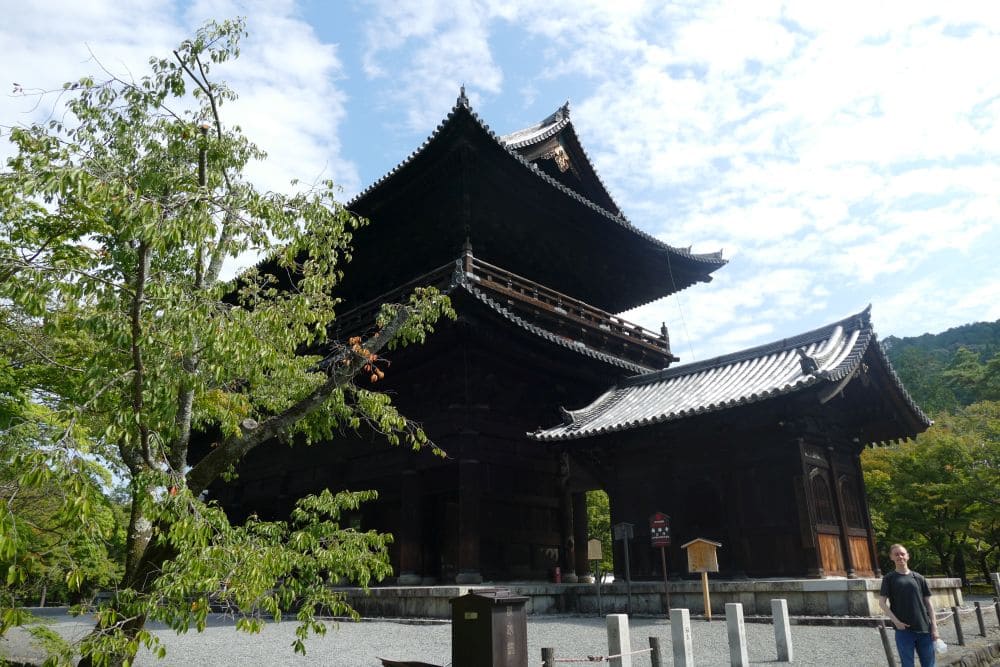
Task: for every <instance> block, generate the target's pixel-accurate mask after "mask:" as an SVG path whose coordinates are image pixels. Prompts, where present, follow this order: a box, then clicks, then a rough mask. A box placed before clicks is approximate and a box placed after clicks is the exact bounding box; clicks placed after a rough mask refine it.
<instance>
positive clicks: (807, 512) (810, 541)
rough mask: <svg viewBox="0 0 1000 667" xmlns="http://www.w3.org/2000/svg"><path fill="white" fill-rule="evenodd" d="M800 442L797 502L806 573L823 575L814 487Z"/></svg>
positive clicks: (796, 485) (796, 482)
mask: <svg viewBox="0 0 1000 667" xmlns="http://www.w3.org/2000/svg"><path fill="white" fill-rule="evenodd" d="M798 443H799V467H800V470H801V474H800V475H796V476H795V479H794V485H795V500H796V501H797V502H796V503H795V504H796V505H797V509H798V513H799V533H800V535H799V536H800V539H801V540H802V541H801V544H802V550H803V553H804V554H805V558H804V560H805V566H806V575H807V576H810V577H822V576H823V574H824V572H823V563H822V561H821V560H820V554H819V544H818V541H817V538H816V521H815V519H814V517H815V516H816V508H815V507H813V497H812V488H811V486H810V482H809V465H808V463H807V461H806V445H805V441H803V440H802V438H799V439H798Z"/></svg>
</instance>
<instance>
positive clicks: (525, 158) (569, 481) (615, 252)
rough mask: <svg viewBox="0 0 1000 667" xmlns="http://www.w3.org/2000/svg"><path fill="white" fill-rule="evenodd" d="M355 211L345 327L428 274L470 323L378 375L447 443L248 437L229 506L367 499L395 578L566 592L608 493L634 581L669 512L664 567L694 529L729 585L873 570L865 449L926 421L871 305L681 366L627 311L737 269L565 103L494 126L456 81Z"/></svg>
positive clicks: (361, 322) (665, 340)
mask: <svg viewBox="0 0 1000 667" xmlns="http://www.w3.org/2000/svg"><path fill="white" fill-rule="evenodd" d="M348 208H349V209H350V210H352V211H353V212H355V213H357V214H358V215H361V216H364V217H366V218H368V219H370V221H371V224H369V225H368V226H366V227H364V228H362V229H360V230H359V231H358V232H357V233H356V234H355V244H354V253H353V260H352V262H351V264H350V266H349V267H348V268H347V270H346V272H345V279H344V281H343V283H342V285H341V288H340V291H339V295H340V296H341V297H342V298H343V300H344V305H343V306H342V308H343V311H344V312H343V313H342V315H341V316H340V317H339V318H338V320H337V327H338V331H337V336H338V338H344V339H346V338H347V337H348V336H352V335H356V334H360V333H363V332H365V331H368V330H370V329H371V327H372V326H373V315H374V313H375V312H376V310H377V309H378V306H379V305H380V304H381V303H383V302H386V301H391V300H396V299H400V298H402V297H403V295H405V294H406V293H408V291H410V290H412V289H413V287H415V286H421V285H435V286H437V287H439V288H441V289H443V290H445V291H446V292H447V293H448V294H449V295H450V297H451V300H452V304H453V306H454V308H455V310H456V312H457V313H458V319H457V321H454V322H451V321H443V322H441V323H440V325H439V326H438V327H437V331H436V332H435V333H434V334H433V335H431V336H429V337H428V340H427V342H426V343H425V344H424V345H419V346H413V347H408V348H406V349H404V350H400V351H397V352H395V353H392V354H391V366H390V368H389V369H388V372H387V375H386V378H385V380H384V381H383V382H384V384H383V382H380V383H379V385H378V387H377V388H379V389H383V390H386V391H389V392H390V393H391V394H392V396H393V400H394V402H395V404H396V405H397V406H398V407H399V408H400V410H401V411H402V412H403V414H405V415H407V416H409V417H410V418H412V419H414V420H416V421H418V422H420V423H421V424H422V425H423V427H424V429H425V430H426V432H427V433H428V435H429V436H430V437H431V438H432V439H433V440H434V441H435V442H436V443H437V444H438V445H439V446H440V447H441V448H443V449H444V450H445V451H446V452H447V457H446V458H439V457H435V456H433V455H432V454H431V453H429V452H413V451H411V450H409V449H407V448H405V447H395V448H394V447H390V446H389V445H387V444H385V443H384V442H382V441H381V440H380V439H379V437H378V436H377V435H375V434H371V433H367V432H363V431H362V432H358V433H348V434H345V435H344V436H343V437H342V438H338V439H336V440H334V441H331V442H328V443H324V444H322V445H314V446H312V447H304V446H296V447H286V446H283V445H278V446H276V447H263V448H258V449H257V450H254V451H253V452H252V453H251V454H250V456H249V457H248V458H247V460H246V461H245V462H244V463H243V464H242V465H241V467H240V469H239V479H238V480H237V481H236V482H233V483H231V484H224V483H220V484H218V485H217V486H216V487H214V488H213V494H214V497H215V498H217V499H218V500H219V502H220V503H221V504H222V505H223V507H225V508H226V510H227V511H228V512H229V514H230V516H231V518H232V519H234V520H241V519H242V518H244V517H246V516H247V515H249V514H250V513H257V514H259V515H261V516H262V517H265V518H279V517H280V518H284V517H287V515H288V512H289V510H290V509H291V508H292V506H293V503H294V501H295V499H297V498H299V497H301V496H302V495H304V494H306V493H310V492H316V491H319V490H321V489H324V488H330V489H331V490H334V491H337V490H342V489H351V490H360V489H376V490H377V491H378V493H379V498H378V500H377V501H375V502H373V503H369V504H367V505H365V506H363V507H362V509H361V510H360V511H359V512H358V513H357V514H356V515H354V516H351V517H349V520H350V521H351V523H352V524H353V525H354V526H357V527H359V528H361V529H365V530H367V529H376V530H379V531H384V532H390V533H392V534H393V535H394V536H395V542H394V544H393V547H392V563H393V567H394V570H395V572H396V574H397V577H396V581H397V582H398V583H400V584H410V585H415V584H437V583H440V584H451V583H455V582H457V583H478V582H481V581H483V580H488V581H519V580H542V579H548V578H549V577H550V576H551V573H552V571H553V569H554V568H555V567H560V568H561V571H562V573H563V581H569V582H572V581H575V580H576V575H577V573H579V574H584V573H586V572H587V571H588V569H589V567H588V563H587V554H586V541H587V538H588V535H587V513H586V502H585V493H586V492H587V491H590V490H594V489H603V490H605V491H606V492H607V493H608V495H609V497H610V501H611V515H612V517H611V518H612V522H613V523H619V522H629V523H632V524H634V526H635V540H634V542H633V543H632V547H631V549H630V570H631V573H632V576H633V578H638V579H643V578H647V579H658V578H662V571H661V565H660V555H659V551H658V550H656V551H654V550H653V549H652V548H651V547H650V542H649V528H648V518H649V516H650V515H651V514H653V513H654V512H657V511H659V512H665V513H666V514H668V515H670V517H671V518H672V533H673V543H672V545H671V546H670V547H669V549H668V553H667V568H668V570H669V571H670V572H671V573H679V572H683V571H685V563H686V561H685V559H684V553H683V552H682V550H681V549H680V545H681V544H684V543H685V542H688V541H689V540H692V539H694V538H696V537H701V538H706V539H709V540H714V541H717V542H721V543H722V544H723V545H724V546H723V548H722V549H721V550H720V551H719V566H720V575H721V576H730V577H773V576H783V577H823V576H829V575H846V576H849V577H850V576H873V575H879V574H880V572H879V567H878V561H877V559H876V554H875V544H874V539H873V532H872V525H871V518H870V516H869V512H868V505H867V502H866V498H865V491H864V484H863V480H862V475H861V468H860V463H859V454H860V452H861V450H862V448H863V447H865V446H866V445H870V444H873V443H880V442H888V441H893V440H898V439H905V438H912V437H914V436H915V435H916V434H918V433H920V432H921V431H923V430H924V429H926V428H927V427H928V426H929V423H930V422H929V420H928V419H927V417H926V416H925V415H924V414H923V413H922V412H921V410H920V409H919V408H918V407H917V406H916V405H915V404H914V403H913V401H912V400H911V399H910V397H909V395H908V394H907V392H906V390H905V389H904V387H903V386H902V385H901V384H900V381H899V378H898V377H897V376H896V374H895V373H894V372H893V370H892V368H891V366H890V364H889V361H888V359H887V358H886V356H885V354H884V353H883V352H882V349H881V347H880V346H879V343H878V340H877V338H876V336H875V333H874V331H873V330H872V324H871V319H870V316H869V310H868V309H865V310H863V311H861V312H859V313H857V314H855V315H851V316H849V317H846V318H844V319H843V320H841V321H839V322H833V323H831V324H829V325H828V326H825V327H821V328H819V329H816V330H814V331H810V332H807V333H803V334H801V335H799V336H796V337H794V338H788V339H785V340H781V341H777V342H775V343H773V344H770V345H764V346H761V347H757V348H753V349H750V350H745V351H742V352H736V353H734V354H730V355H727V356H723V357H719V358H716V359H710V360H707V361H701V362H697V363H692V364H688V365H675V362H677V361H678V359H677V357H675V356H674V354H673V353H672V352H671V349H670V340H669V337H668V335H667V329H666V327H664V328H663V329H661V331H658V332H657V331H648V330H645V329H643V328H642V327H639V326H636V325H635V324H632V323H630V322H627V321H625V320H623V319H622V318H620V317H618V316H617V315H615V314H614V313H620V312H623V311H627V310H629V309H631V308H634V307H636V306H639V305H641V304H644V303H648V302H650V301H653V300H654V299H659V298H661V297H665V296H668V295H670V294H673V293H675V292H678V291H680V290H683V289H686V288H688V287H692V286H696V285H697V284H698V283H708V282H710V281H711V280H712V275H713V273H714V272H716V271H718V270H720V269H722V268H723V267H724V266H725V264H726V260H724V259H723V258H722V256H721V254H720V253H707V254H698V253H693V252H691V250H690V249H689V248H681V247H674V246H671V245H667V244H666V243H663V242H661V241H659V240H658V239H656V238H654V237H652V236H650V235H649V234H646V233H645V232H643V231H641V230H639V229H637V228H636V227H634V226H633V225H632V224H631V223H630V222H629V221H628V219H627V218H625V216H624V215H623V213H622V211H621V209H620V208H619V206H618V203H617V202H616V201H615V199H614V198H613V197H612V196H611V194H610V193H609V192H608V190H607V188H606V187H605V186H604V184H603V183H602V181H601V179H600V178H599V177H598V175H597V172H596V170H595V169H594V166H593V165H592V164H591V162H590V160H589V158H588V156H587V153H586V152H585V151H584V149H583V146H582V145H581V143H580V139H579V138H578V136H577V134H576V131H575V130H574V128H573V123H572V122H571V120H570V113H569V108H568V106H563V107H562V108H560V109H558V110H557V111H556V112H555V113H554V114H552V115H551V116H549V117H548V118H546V119H545V120H543V121H542V122H540V123H538V124H537V125H534V126H532V127H528V128H525V129H522V130H518V131H516V132H513V133H511V134H507V135H503V136H500V135H497V134H495V133H494V132H493V131H491V130H490V128H489V126H487V125H486V124H485V123H484V122H483V121H482V120H481V119H480V118H479V117H478V116H477V115H476V114H475V113H474V112H473V111H472V109H471V107H470V105H469V101H468V99H467V98H466V96H465V93H464V91H463V92H462V94H461V96H460V97H459V98H458V101H457V103H456V104H455V106H454V108H453V109H452V110H451V113H449V114H448V116H447V117H446V118H445V119H444V120H443V121H442V122H441V124H440V125H439V126H438V128H437V129H436V131H435V132H434V133H433V134H432V135H431V136H430V137H429V138H428V139H427V141H426V142H424V144H423V145H422V146H420V147H419V148H418V149H417V150H416V151H414V152H413V153H412V154H411V155H410V156H409V157H408V158H406V159H405V160H404V161H403V162H401V163H400V164H399V165H398V166H396V167H395V168H394V169H393V170H392V171H391V172H390V173H388V174H387V175H386V176H384V177H383V178H382V179H380V180H379V181H378V182H376V183H374V184H373V185H371V186H370V187H369V188H368V189H366V190H365V191H364V192H362V193H361V194H360V195H359V196H358V197H356V198H355V199H354V200H353V201H351V202H350V203H349V205H348ZM693 298H696V295H695V294H693ZM359 382H363V381H362V380H359ZM615 555H616V558H615V560H616V565H615V567H616V570H618V572H619V573H622V572H623V571H624V562H623V555H622V553H620V552H617V553H616V554H615Z"/></svg>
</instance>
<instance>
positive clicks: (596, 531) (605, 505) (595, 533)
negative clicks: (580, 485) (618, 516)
mask: <svg viewBox="0 0 1000 667" xmlns="http://www.w3.org/2000/svg"><path fill="white" fill-rule="evenodd" d="M587 532H588V533H589V536H590V539H598V540H600V541H601V556H602V557H603V558H602V559H601V562H600V565H599V567H600V568H601V571H602V572H612V571H614V551H613V546H614V544H613V543H612V541H611V502H610V500H609V499H608V494H607V493H606V492H604V491H602V490H600V489H598V490H596V491H587Z"/></svg>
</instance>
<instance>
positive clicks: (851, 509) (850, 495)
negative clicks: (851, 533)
mask: <svg viewBox="0 0 1000 667" xmlns="http://www.w3.org/2000/svg"><path fill="white" fill-rule="evenodd" d="M840 495H841V497H842V498H843V499H844V514H846V515H847V516H846V517H845V518H846V519H847V525H848V526H850V527H851V528H864V527H865V519H864V514H862V512H861V498H859V497H858V486H857V484H855V483H854V481H853V480H851V479H848V478H847V477H841V478H840Z"/></svg>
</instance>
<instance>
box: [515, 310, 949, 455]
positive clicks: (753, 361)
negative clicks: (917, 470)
mask: <svg viewBox="0 0 1000 667" xmlns="http://www.w3.org/2000/svg"><path fill="white" fill-rule="evenodd" d="M873 346H874V348H875V354H876V355H877V357H878V359H879V362H880V363H881V364H882V365H883V368H884V369H885V370H886V371H887V375H888V376H889V377H890V379H891V381H892V383H893V388H894V389H895V390H896V391H897V392H899V394H900V396H901V397H902V399H903V402H904V404H905V405H906V407H907V408H908V409H909V410H910V411H911V414H912V416H913V417H914V420H915V422H917V423H919V424H922V425H923V426H924V427H927V426H929V425H930V424H931V423H932V422H931V420H930V419H929V418H928V417H927V415H926V414H924V412H923V411H922V410H921V409H920V407H919V406H917V404H916V402H915V401H914V400H913V398H912V397H911V396H910V394H909V392H907V391H906V388H905V387H904V386H903V384H902V382H901V381H900V379H899V376H898V375H897V374H896V373H895V371H894V370H893V368H892V365H891V364H890V363H889V359H888V357H886V355H885V352H884V350H882V348H881V345H879V343H878V341H877V338H876V336H875V332H874V330H873V329H872V325H871V306H870V305H869V306H868V307H867V308H865V309H864V310H863V311H861V312H860V313H858V314H856V315H851V316H849V317H847V318H844V319H843V320H840V321H838V322H834V323H832V324H828V325H826V326H824V327H820V328H818V329H814V330H812V331H808V332H805V333H803V334H799V335H798V336H794V337H792V338H788V339H785V340H782V341H777V342H774V343H769V344H766V345H761V346H758V347H755V348H750V349H748V350H742V351H740V352H736V353H733V354H730V355H726V356H723V357H717V358H715V359H709V360H707V361H704V362H697V363H692V364H687V365H685V366H677V367H674V368H669V369H665V370H662V371H656V372H653V373H645V374H642V375H637V376H633V377H630V378H626V379H625V380H624V381H623V382H622V383H620V384H619V385H617V386H615V387H612V388H611V389H609V390H608V391H606V392H605V393H604V394H602V395H601V396H600V397H598V398H597V399H596V400H595V401H594V402H593V403H591V404H590V405H588V406H586V407H584V408H581V409H580V410H572V411H569V410H564V411H563V415H564V423H563V424H561V425H559V426H555V427H552V428H549V429H543V430H540V431H536V432H534V433H529V434H528V436H529V437H530V438H532V439H534V440H539V441H560V440H576V439H581V438H587V437H593V436H597V435H604V434H608V433H614V432H620V431H626V430H630V429H633V428H637V427H642V426H648V425H652V424H658V423H663V422H668V421H676V420H680V419H684V418H687V417H692V416H695V415H698V414H705V413H710V412H718V411H721V410H725V409H729V408H733V407H737V406H741V405H748V404H751V403H757V402H760V401H763V400H767V399H771V398H775V397H778V396H783V395H787V394H791V393H794V392H798V391H802V390H804V389H806V388H808V387H811V386H813V385H816V384H818V383H821V382H826V383H837V382H840V381H842V380H844V379H845V378H848V377H849V376H850V375H851V374H853V373H854V372H855V371H856V370H857V369H858V368H859V366H860V365H861V363H862V359H863V358H864V355H865V353H866V352H867V351H868V350H869V349H870V348H872V347H873ZM806 350H808V351H806ZM741 374H742V376H741ZM750 376H754V377H752V378H751V377H750ZM769 376H770V377H769ZM779 380H780V381H779ZM753 381H756V382H757V385H756V386H754V384H753ZM713 382H716V383H717V385H718V386H715V387H713V386H712V383H713ZM740 383H743V384H742V385H741V384H740ZM713 389H714V390H715V391H714V394H713V391H712V390H713ZM679 395H680V396H679ZM657 401H659V405H660V407H659V408H655V407H654V408H653V409H650V406H655V405H656V404H657ZM671 402H672V404H671Z"/></svg>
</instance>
